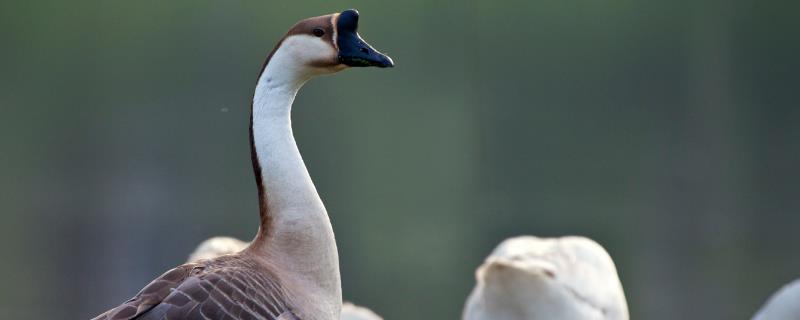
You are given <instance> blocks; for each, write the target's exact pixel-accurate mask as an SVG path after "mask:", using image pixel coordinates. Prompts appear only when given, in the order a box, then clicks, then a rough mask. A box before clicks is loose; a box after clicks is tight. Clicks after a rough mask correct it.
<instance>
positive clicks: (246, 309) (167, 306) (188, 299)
mask: <svg viewBox="0 0 800 320" xmlns="http://www.w3.org/2000/svg"><path fill="white" fill-rule="evenodd" d="M218 260H219V259H214V260H208V261H201V262H200V263H189V264H185V265H182V266H179V267H177V268H175V269H172V270H170V271H167V272H166V273H164V274H163V275H162V276H161V277H159V278H158V279H156V280H153V282H151V283H150V284H148V285H147V286H146V287H144V289H142V291H140V292H139V293H138V294H137V295H136V296H134V297H133V298H132V299H130V300H128V301H127V302H125V303H123V304H122V305H120V306H118V307H116V308H114V309H111V310H109V311H107V312H105V313H103V314H101V315H99V316H97V317H96V318H94V320H129V319H138V320H156V319H158V320H166V319H236V320H238V319H267V320H278V319H280V320H284V319H292V320H295V319H297V317H296V316H295V315H294V314H293V313H292V311H291V308H290V306H289V304H288V303H287V299H286V294H285V292H284V290H283V289H282V287H281V286H280V283H279V282H278V281H277V278H276V277H274V276H273V275H272V274H271V273H269V272H266V271H264V270H263V269H260V268H258V267H257V266H254V265H252V264H250V263H247V261H244V260H242V259H237V258H233V257H228V258H225V259H224V260H220V261H218Z"/></svg>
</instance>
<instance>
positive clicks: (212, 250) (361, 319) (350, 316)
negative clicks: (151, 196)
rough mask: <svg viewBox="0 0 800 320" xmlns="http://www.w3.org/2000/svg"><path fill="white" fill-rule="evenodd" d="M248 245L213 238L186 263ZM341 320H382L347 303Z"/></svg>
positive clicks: (225, 238)
mask: <svg viewBox="0 0 800 320" xmlns="http://www.w3.org/2000/svg"><path fill="white" fill-rule="evenodd" d="M247 245H248V243H247V242H244V241H242V240H239V239H236V238H231V237H213V238H208V239H206V240H205V241H203V242H201V243H200V244H199V245H198V246H197V248H196V249H194V252H192V254H191V255H189V260H187V261H186V262H196V261H199V260H203V259H213V258H216V257H219V256H223V255H226V254H235V253H238V252H239V251H242V250H244V249H245V248H247ZM341 320H383V318H381V317H380V316H379V315H377V314H375V312H373V311H372V310H370V309H367V308H365V307H361V306H357V305H354V304H352V303H349V302H345V303H344V304H342V317H341Z"/></svg>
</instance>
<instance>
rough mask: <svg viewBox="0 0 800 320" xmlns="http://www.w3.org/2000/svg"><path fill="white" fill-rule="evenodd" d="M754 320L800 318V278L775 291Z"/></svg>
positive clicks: (794, 319)
mask: <svg viewBox="0 0 800 320" xmlns="http://www.w3.org/2000/svg"><path fill="white" fill-rule="evenodd" d="M753 320H800V279H798V280H794V281H792V282H790V283H789V284H787V285H784V286H783V287H782V288H781V289H780V290H778V292H775V293H774V294H773V295H772V296H771V297H770V298H769V300H767V302H766V303H765V304H764V306H763V307H761V309H760V310H758V312H757V313H756V315H755V316H753Z"/></svg>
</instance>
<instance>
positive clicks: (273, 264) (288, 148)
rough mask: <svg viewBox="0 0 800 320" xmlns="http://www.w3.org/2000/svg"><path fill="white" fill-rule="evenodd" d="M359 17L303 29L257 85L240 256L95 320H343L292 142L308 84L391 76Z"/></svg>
mask: <svg viewBox="0 0 800 320" xmlns="http://www.w3.org/2000/svg"><path fill="white" fill-rule="evenodd" d="M357 26H358V12H357V11H355V10H346V11H343V12H341V13H337V14H330V15H326V16H320V17H314V18H309V19H306V20H302V21H300V22H298V23H297V24H296V25H295V26H294V27H292V28H291V29H290V30H289V32H288V33H287V34H286V36H284V37H283V39H282V40H281V41H280V43H278V44H277V45H276V47H275V49H273V51H272V52H271V53H270V55H269V57H268V58H267V61H266V62H265V64H264V67H263V69H262V72H261V74H260V76H259V79H258V83H257V85H256V90H255V94H254V97H253V105H252V106H253V107H252V113H251V118H250V142H251V144H250V146H251V156H252V160H253V169H254V173H255V176H256V184H257V187H258V195H259V199H258V200H259V211H260V217H261V223H260V225H259V229H258V232H257V234H256V237H255V239H254V240H253V241H252V242H251V243H250V244H249V245H248V246H247V247H246V248H245V249H243V250H242V251H240V252H237V253H234V254H229V255H223V256H219V257H217V258H213V259H205V260H199V261H195V262H190V263H186V264H184V265H181V266H178V267H176V268H174V269H172V270H169V271H167V272H166V273H164V274H163V275H161V276H160V277H158V278H157V279H155V280H153V281H152V282H151V283H150V284H148V285H147V286H145V287H144V288H143V289H142V290H141V291H140V292H139V293H138V294H137V295H136V296H134V297H133V298H131V299H130V300H128V301H126V302H124V303H123V304H122V305H120V306H118V307H115V308H113V309H111V310H109V311H107V312H105V313H103V314H101V315H99V316H97V317H96V318H95V319H109V320H111V319H142V320H143V319H270V320H278V319H280V320H294V319H298V320H335V319H339V316H340V311H341V306H342V296H341V282H340V276H339V262H338V253H337V249H336V242H335V239H334V236H333V229H332V227H331V224H330V219H329V218H328V214H327V212H326V210H325V207H324V205H323V204H322V201H321V199H320V198H319V195H318V194H317V191H316V188H315V187H314V184H313V183H312V181H311V177H310V176H309V174H308V171H307V170H306V167H305V164H304V163H303V160H302V158H301V156H300V152H299V150H298V148H297V144H296V143H295V140H294V136H293V134H292V128H291V120H290V113H291V107H292V104H293V102H294V98H295V95H296V94H297V92H298V90H300V88H301V87H302V86H303V84H304V83H305V82H306V81H308V80H310V79H311V78H314V77H316V76H319V75H324V74H331V73H335V72H338V71H341V70H343V69H345V68H347V67H362V66H377V67H391V66H392V65H393V63H392V61H391V59H390V58H389V57H387V56H385V55H383V54H381V53H380V52H378V51H376V50H375V49H373V48H372V47H370V46H369V45H368V44H367V43H366V42H364V41H363V39H361V38H360V36H359V35H358V33H357V31H356V29H357Z"/></svg>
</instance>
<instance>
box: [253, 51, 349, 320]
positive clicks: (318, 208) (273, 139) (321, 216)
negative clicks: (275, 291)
mask: <svg viewBox="0 0 800 320" xmlns="http://www.w3.org/2000/svg"><path fill="white" fill-rule="evenodd" d="M330 50H333V49H332V47H330V45H328V44H326V43H324V42H322V41H321V40H319V39H317V38H313V37H309V36H289V37H287V38H286V39H284V41H283V43H282V44H281V45H280V47H279V48H278V49H277V50H276V51H275V53H274V54H273V55H272V58H271V59H270V61H269V62H268V64H267V66H266V68H265V70H264V72H263V73H262V75H261V77H260V78H259V80H258V84H257V85H256V90H255V95H254V97H253V139H254V145H255V150H256V154H257V155H258V163H259V165H260V166H261V175H262V176H261V177H260V178H261V181H262V183H263V187H264V194H265V197H266V201H267V208H268V211H269V215H270V219H271V220H270V221H271V222H270V228H269V232H268V233H269V234H267V235H266V236H265V237H259V238H260V240H261V241H264V243H262V244H261V245H260V246H259V248H260V250H261V252H260V254H261V256H262V257H266V258H268V260H269V263H270V264H275V265H277V266H278V267H279V268H280V269H281V270H282V271H286V274H284V276H288V277H291V278H292V279H293V280H294V281H295V282H299V283H302V284H304V285H303V287H304V288H306V289H307V288H318V290H315V291H318V292H317V293H318V294H315V297H314V300H315V301H314V302H313V303H312V304H314V305H315V306H318V307H319V308H320V309H322V310H326V309H327V310H330V309H331V307H332V306H335V305H337V304H338V305H339V306H340V305H341V301H342V298H341V280H340V275H339V258H338V253H337V249H336V241H335V239H334V235H333V229H332V227H331V223H330V219H329V218H328V214H327V212H326V210H325V206H324V205H323V204H322V200H321V199H320V197H319V194H318V193H317V190H316V188H315V187H314V183H313V182H312V181H311V177H310V176H309V174H308V170H307V169H306V166H305V164H304V162H303V159H302V157H301V156H300V151H299V150H298V148H297V144H296V143H295V139H294V136H293V134H292V125H291V108H292V103H293V102H294V98H295V96H296V95H297V92H298V90H299V89H300V88H301V87H302V86H303V84H304V83H305V82H306V81H308V80H309V79H311V78H312V77H313V76H315V75H319V74H324V73H330V72H331V71H328V70H322V69H319V68H314V67H311V66H309V65H308V64H307V63H306V62H307V61H308V59H311V58H315V57H309V56H303V54H306V53H308V54H321V53H325V52H330ZM259 232H262V230H260V231H259ZM259 238H257V240H256V241H259ZM326 305H327V307H326ZM334 309H336V310H337V311H336V312H337V314H336V318H338V308H336V307H334Z"/></svg>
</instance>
